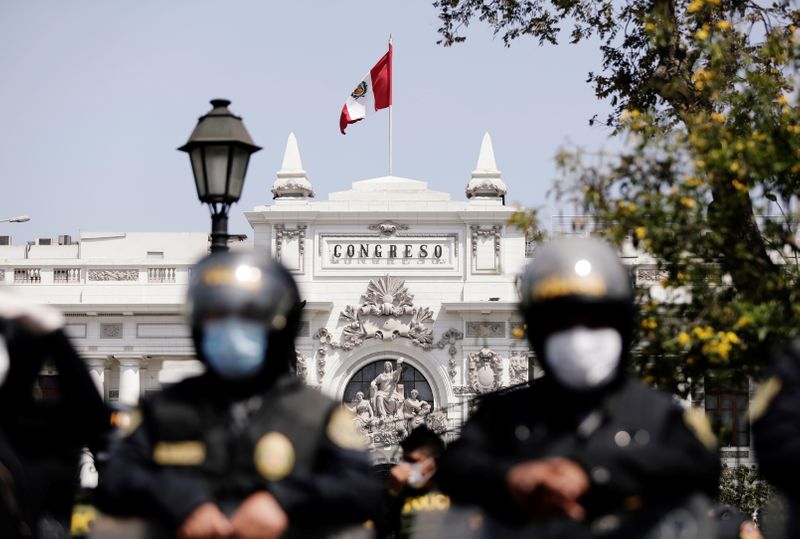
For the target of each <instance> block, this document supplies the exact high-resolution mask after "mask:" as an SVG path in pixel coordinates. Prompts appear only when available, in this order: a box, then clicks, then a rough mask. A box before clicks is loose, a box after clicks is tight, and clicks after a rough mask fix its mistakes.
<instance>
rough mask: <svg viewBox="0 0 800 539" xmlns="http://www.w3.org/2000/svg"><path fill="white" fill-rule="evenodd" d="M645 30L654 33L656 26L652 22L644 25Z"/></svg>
mask: <svg viewBox="0 0 800 539" xmlns="http://www.w3.org/2000/svg"><path fill="white" fill-rule="evenodd" d="M644 29H645V30H647V31H648V32H652V31H653V30H655V29H656V25H655V24H653V23H652V22H648V23H647V24H645V25H644Z"/></svg>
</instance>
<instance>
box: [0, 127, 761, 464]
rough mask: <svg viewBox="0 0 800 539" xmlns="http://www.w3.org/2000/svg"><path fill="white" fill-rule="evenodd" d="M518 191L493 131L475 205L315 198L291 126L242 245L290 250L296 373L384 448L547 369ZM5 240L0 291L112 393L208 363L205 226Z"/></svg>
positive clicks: (434, 196)
mask: <svg viewBox="0 0 800 539" xmlns="http://www.w3.org/2000/svg"><path fill="white" fill-rule="evenodd" d="M465 176H466V174H465ZM256 181H257V180H255V181H254V180H252V179H251V180H250V183H251V184H252V183H256ZM251 188H252V186H251ZM506 191H507V187H506V185H505V183H504V182H503V180H502V178H501V174H500V172H499V171H498V170H497V167H496V164H495V159H494V153H493V149H492V144H491V139H490V138H489V136H488V134H487V135H486V136H485V137H484V139H483V142H482V144H481V149H480V154H479V158H478V164H477V166H476V168H475V170H474V171H473V172H472V174H471V176H470V177H469V180H468V184H467V188H466V198H465V199H461V197H459V200H453V198H452V197H451V196H450V195H449V194H448V193H443V192H439V191H435V190H433V189H431V188H429V186H428V184H427V183H426V182H423V181H418V180H411V179H406V178H399V177H394V176H388V177H381V178H375V179H369V180H362V181H356V182H354V183H353V184H352V186H351V187H350V189H348V190H345V191H340V192H334V193H331V194H330V195H329V196H328V199H327V200H316V199H314V198H313V196H314V190H313V186H312V184H311V181H310V180H309V178H308V175H307V174H306V172H305V171H304V170H303V166H302V162H301V159H300V153H299V150H298V146H297V141H296V140H295V138H294V136H293V135H290V137H289V140H288V143H287V147H286V152H285V155H284V160H283V164H282V166H281V170H279V171H278V173H277V179H276V180H275V182H274V184H273V185H272V195H273V197H274V201H273V202H272V203H271V204H269V205H263V206H257V207H256V208H254V209H253V210H252V211H247V212H245V216H246V217H247V219H248V221H249V223H250V225H251V226H252V229H253V235H252V237H253V240H252V243H245V244H239V245H237V246H236V247H235V248H255V249H258V250H262V251H264V252H267V253H269V254H271V255H272V256H274V257H276V258H277V259H279V260H280V261H281V262H282V263H284V264H285V265H286V266H287V268H288V269H289V270H290V271H291V272H292V274H293V275H294V277H295V279H296V280H297V282H298V285H299V287H300V292H301V296H302V299H303V300H304V301H305V307H304V310H303V321H302V324H301V328H300V334H299V336H298V340H297V359H298V375H299V376H301V377H303V379H304V380H305V381H306V383H307V384H309V385H311V386H314V387H318V388H319V389H320V390H321V391H322V392H323V393H325V394H327V395H329V396H331V397H333V398H335V399H338V400H340V401H342V402H343V403H345V404H346V405H348V406H349V407H351V408H352V409H353V410H354V411H355V412H356V414H357V416H358V417H359V420H358V421H359V426H360V427H361V428H362V429H363V432H364V434H365V435H366V436H367V437H368V439H369V440H370V443H371V447H372V448H373V449H376V450H377V449H384V448H391V447H392V446H394V445H395V444H396V443H397V441H398V440H399V439H401V438H402V437H403V436H404V433H405V432H407V431H408V430H409V429H410V428H413V427H414V426H415V425H418V424H420V423H426V424H428V425H429V426H431V427H432V428H434V429H435V430H437V431H439V432H453V431H456V430H457V429H458V427H459V426H460V424H461V423H462V422H463V421H464V420H465V419H466V416H467V413H468V406H466V404H467V403H468V402H469V401H470V400H471V399H472V398H474V397H475V396H477V395H480V394H483V393H488V392H492V391H495V390H497V389H500V388H502V387H507V386H510V385H514V384H517V383H522V382H524V381H526V380H527V379H528V377H529V375H531V376H532V375H534V373H533V372H531V371H530V368H533V367H532V363H531V362H530V357H529V351H528V345H527V342H526V341H525V340H522V339H520V338H518V337H516V336H515V333H516V331H515V330H516V329H517V328H521V326H522V324H521V320H520V318H519V317H518V315H517V314H516V302H517V291H516V284H515V282H516V276H517V274H518V273H519V271H520V270H521V269H522V267H523V265H524V264H525V262H526V260H527V259H526V255H527V254H529V252H530V249H531V247H532V246H531V245H530V244H529V242H528V241H527V239H526V237H525V233H524V231H522V230H520V229H518V228H515V227H513V226H509V225H508V221H509V217H510V216H511V214H512V213H513V212H514V210H513V209H512V208H510V207H508V206H506V205H505V202H504V201H505V195H506ZM557 228H558V227H557ZM555 232H556V233H559V232H560V233H574V232H575V231H573V230H570V229H569V227H566V228H563V229H560V230H556V231H555ZM579 232H580V231H579ZM1 243H2V242H0V286H11V287H13V289H14V291H15V292H17V293H20V294H23V295H26V296H28V297H31V298H33V299H35V300H37V301H39V302H41V303H47V304H51V305H54V306H56V307H58V308H59V309H61V310H62V311H63V312H64V313H65V315H66V317H67V326H66V328H67V332H68V333H69V335H70V336H71V337H72V339H73V342H74V343H75V345H76V347H77V348H78V350H79V352H80V353H81V354H82V355H83V356H84V357H85V358H86V361H87V365H88V367H89V370H90V372H91V375H92V377H93V379H94V380H95V382H96V383H97V385H98V388H99V389H100V390H101V392H102V394H103V396H104V398H105V399H106V400H107V401H109V402H120V403H123V404H128V405H132V404H135V403H136V402H137V401H138V399H139V398H141V397H142V396H144V395H146V394H147V393H148V392H151V391H158V390H159V389H160V388H161V387H163V386H164V385H166V384H170V383H174V382H176V381H178V380H180V379H182V378H184V377H186V376H189V375H193V374H196V373H199V372H202V369H203V366H202V365H201V364H200V363H199V362H198V361H196V360H195V359H194V350H193V346H192V342H191V339H190V333H189V330H188V328H187V326H186V324H185V318H184V314H183V309H184V302H185V294H186V287H187V284H188V282H189V274H190V271H191V266H192V264H194V263H195V262H196V261H197V260H198V259H200V258H201V257H202V256H204V255H205V254H206V253H207V252H208V248H209V241H208V235H207V234H206V233H83V234H82V235H81V237H80V238H79V240H78V241H77V242H72V241H71V240H70V239H69V238H67V237H61V238H60V241H59V242H58V244H57V245H52V244H49V242H47V241H39V242H35V243H33V244H29V245H23V246H15V245H2V244H1ZM623 259H624V261H625V262H626V263H627V264H630V265H633V266H636V278H637V281H638V284H640V285H644V286H658V282H659V280H660V277H661V276H660V275H659V273H658V272H657V271H656V269H655V265H654V264H653V263H652V261H648V260H643V259H639V258H638V256H637V254H636V253H635V252H630V253H627V252H626V253H623ZM387 362H388V365H387ZM50 374H53V373H48V372H44V373H42V376H45V377H46V376H48V375H50ZM359 393H361V394H362V395H363V399H362V398H361V397H359V395H358V394H359ZM738 450H741V451H740V453H741V452H742V451H746V450H748V448H738ZM378 453H380V452H378ZM388 455H389V454H388V453H387V457H386V458H389V456H388ZM737 455H738V453H737ZM377 460H379V461H380V457H379V458H378V459H377ZM737 460H739V459H737Z"/></svg>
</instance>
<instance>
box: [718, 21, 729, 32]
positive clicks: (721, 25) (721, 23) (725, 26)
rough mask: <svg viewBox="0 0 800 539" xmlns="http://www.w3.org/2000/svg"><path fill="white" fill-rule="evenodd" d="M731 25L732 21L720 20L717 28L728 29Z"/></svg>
mask: <svg viewBox="0 0 800 539" xmlns="http://www.w3.org/2000/svg"><path fill="white" fill-rule="evenodd" d="M730 27H731V23H730V22H728V21H719V22H718V23H717V29H719V30H728V29H730Z"/></svg>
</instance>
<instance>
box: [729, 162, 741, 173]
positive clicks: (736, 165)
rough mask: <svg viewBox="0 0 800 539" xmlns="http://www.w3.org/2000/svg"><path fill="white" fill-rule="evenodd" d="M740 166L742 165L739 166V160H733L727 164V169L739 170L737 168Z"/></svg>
mask: <svg viewBox="0 0 800 539" xmlns="http://www.w3.org/2000/svg"><path fill="white" fill-rule="evenodd" d="M740 168H742V167H741V165H740V164H739V161H734V162H733V163H731V164H730V165H729V166H728V169H729V170H730V171H731V172H739V169H740Z"/></svg>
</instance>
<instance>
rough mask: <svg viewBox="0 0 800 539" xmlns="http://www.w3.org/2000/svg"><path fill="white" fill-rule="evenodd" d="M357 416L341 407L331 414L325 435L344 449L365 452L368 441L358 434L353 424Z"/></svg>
mask: <svg viewBox="0 0 800 539" xmlns="http://www.w3.org/2000/svg"><path fill="white" fill-rule="evenodd" d="M353 419H355V415H354V414H353V412H351V411H350V410H347V409H346V408H344V407H342V406H339V407H337V408H336V409H335V410H334V411H333V413H332V414H331V417H330V419H329V420H328V427H327V428H326V429H325V434H327V435H328V438H330V440H331V441H332V442H333V443H335V444H336V445H338V446H339V447H341V448H343V449H355V450H358V451H363V450H365V449H366V448H367V441H366V440H365V439H364V437H363V436H362V435H361V433H360V432H358V429H357V428H356V425H355V423H354V422H353Z"/></svg>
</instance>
